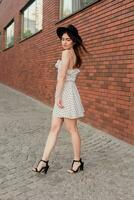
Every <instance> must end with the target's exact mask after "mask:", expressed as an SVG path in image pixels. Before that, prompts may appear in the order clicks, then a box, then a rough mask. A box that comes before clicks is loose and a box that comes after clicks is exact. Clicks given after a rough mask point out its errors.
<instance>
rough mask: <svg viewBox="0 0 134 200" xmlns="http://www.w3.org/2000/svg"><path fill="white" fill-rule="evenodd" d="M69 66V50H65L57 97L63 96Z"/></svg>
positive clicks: (57, 85)
mask: <svg viewBox="0 0 134 200" xmlns="http://www.w3.org/2000/svg"><path fill="white" fill-rule="evenodd" d="M68 66H69V52H68V50H64V51H63V52H62V66H61V68H60V71H59V76H58V80H57V84H56V92H55V98H56V99H57V98H62V91H63V87H64V81H65V78H66V72H67V69H68Z"/></svg>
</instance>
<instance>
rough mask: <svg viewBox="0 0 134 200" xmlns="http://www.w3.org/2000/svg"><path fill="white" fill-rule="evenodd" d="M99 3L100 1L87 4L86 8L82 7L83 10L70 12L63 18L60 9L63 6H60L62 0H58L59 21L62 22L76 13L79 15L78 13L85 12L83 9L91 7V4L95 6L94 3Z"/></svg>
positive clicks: (95, 0) (96, 0)
mask: <svg viewBox="0 0 134 200" xmlns="http://www.w3.org/2000/svg"><path fill="white" fill-rule="evenodd" d="M99 1H101V0H94V2H92V3H89V4H88V5H87V6H84V7H83V8H81V9H78V10H76V11H74V12H72V13H71V14H69V15H67V16H65V17H62V7H63V6H62V2H63V0H60V6H59V21H62V20H64V19H66V18H69V17H71V16H72V15H74V14H76V13H79V12H81V11H82V10H85V9H86V8H88V7H89V6H92V5H93V4H95V3H97V2H99Z"/></svg>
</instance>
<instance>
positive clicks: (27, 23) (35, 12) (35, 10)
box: [21, 0, 43, 39]
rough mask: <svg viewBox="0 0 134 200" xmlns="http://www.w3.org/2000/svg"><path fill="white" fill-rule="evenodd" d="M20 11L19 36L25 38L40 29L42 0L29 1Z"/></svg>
mask: <svg viewBox="0 0 134 200" xmlns="http://www.w3.org/2000/svg"><path fill="white" fill-rule="evenodd" d="M21 13H22V31H21V38H22V39H23V38H27V37H30V36H31V35H33V34H35V33H37V32H38V31H40V30H41V29H42V20H43V19H42V16H43V0H34V1H29V2H28V4H27V5H26V7H25V8H23V10H21Z"/></svg>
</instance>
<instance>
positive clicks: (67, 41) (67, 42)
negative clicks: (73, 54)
mask: <svg viewBox="0 0 134 200" xmlns="http://www.w3.org/2000/svg"><path fill="white" fill-rule="evenodd" d="M61 43H62V47H63V49H71V48H73V40H71V38H70V37H69V36H68V34H67V33H64V34H63V35H62V39H61Z"/></svg>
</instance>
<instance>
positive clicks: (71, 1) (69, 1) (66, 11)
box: [60, 0, 98, 18]
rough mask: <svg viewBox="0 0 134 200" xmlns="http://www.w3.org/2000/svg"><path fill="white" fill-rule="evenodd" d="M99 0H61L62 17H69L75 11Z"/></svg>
mask: <svg viewBox="0 0 134 200" xmlns="http://www.w3.org/2000/svg"><path fill="white" fill-rule="evenodd" d="M96 1H98V0H61V1H60V7H61V12H60V18H64V17H67V16H68V15H71V14H73V13H74V12H76V11H78V10H80V9H82V8H84V7H86V6H88V5H90V4H92V3H94V2H96Z"/></svg>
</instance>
